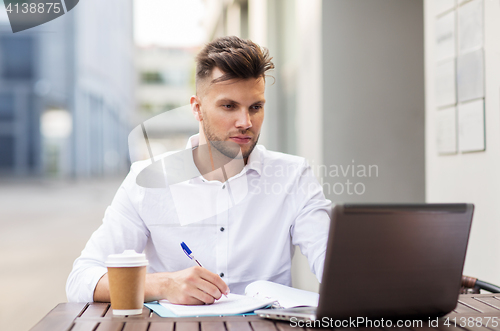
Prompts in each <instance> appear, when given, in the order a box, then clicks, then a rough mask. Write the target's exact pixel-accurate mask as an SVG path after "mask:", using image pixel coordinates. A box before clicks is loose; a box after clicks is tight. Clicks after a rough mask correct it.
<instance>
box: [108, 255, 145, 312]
mask: <svg viewBox="0 0 500 331" xmlns="http://www.w3.org/2000/svg"><path fill="white" fill-rule="evenodd" d="M147 265H148V260H146V256H145V255H144V254H139V253H136V252H135V251H134V250H126V251H124V252H123V253H122V254H112V255H109V256H108V259H107V260H106V267H108V279H109V293H110V296H111V308H113V315H137V314H142V306H143V304H144V287H145V283H146V266H147Z"/></svg>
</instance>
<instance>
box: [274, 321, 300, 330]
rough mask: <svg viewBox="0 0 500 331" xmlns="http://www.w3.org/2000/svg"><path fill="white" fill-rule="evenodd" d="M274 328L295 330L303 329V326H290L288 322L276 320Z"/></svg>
mask: <svg viewBox="0 0 500 331" xmlns="http://www.w3.org/2000/svg"><path fill="white" fill-rule="evenodd" d="M275 324H276V328H278V330H279V331H292V330H294V331H296V330H303V328H300V327H298V326H295V327H293V326H291V325H290V322H276V323H275Z"/></svg>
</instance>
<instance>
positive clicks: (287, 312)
mask: <svg viewBox="0 0 500 331" xmlns="http://www.w3.org/2000/svg"><path fill="white" fill-rule="evenodd" d="M473 210H474V206H473V205H472V204H392V205H388V204H344V205H336V206H335V207H334V209H333V212H332V219H331V224H330V231H329V237H328V245H327V250H326V258H325V265H324V270H323V278H322V283H321V286H320V291H319V302H318V307H317V308H316V307H297V308H290V309H261V310H257V311H255V313H256V314H257V315H259V316H261V317H266V318H272V319H280V320H291V319H292V318H294V319H295V320H306V321H307V320H311V321H312V320H320V319H322V318H324V317H327V318H329V319H335V320H345V319H351V318H358V317H364V318H389V319H396V318H401V319H402V318H406V319H420V318H428V317H438V316H443V315H446V314H447V313H449V312H451V311H452V310H453V309H454V308H455V307H456V305H457V300H458V295H459V291H460V286H461V279H462V272H463V267H464V261H465V254H466V251H467V242H468V239H469V233H470V229H471V222H472V214H473Z"/></svg>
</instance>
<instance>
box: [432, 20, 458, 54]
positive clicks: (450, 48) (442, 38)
mask: <svg viewBox="0 0 500 331" xmlns="http://www.w3.org/2000/svg"><path fill="white" fill-rule="evenodd" d="M455 40H456V37H455V11H451V12H450V13H448V14H446V15H444V16H442V17H440V18H438V19H437V20H436V60H437V61H442V60H446V59H449V58H453V57H455V55H456V54H455Z"/></svg>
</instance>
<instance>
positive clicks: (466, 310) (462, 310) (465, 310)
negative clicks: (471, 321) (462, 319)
mask: <svg viewBox="0 0 500 331" xmlns="http://www.w3.org/2000/svg"><path fill="white" fill-rule="evenodd" d="M453 311H454V312H455V313H457V314H477V313H481V312H480V311H478V310H477V309H473V308H471V307H469V306H468V305H466V304H463V303H460V302H458V304H457V306H456V307H455V309H454V310H453Z"/></svg>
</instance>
